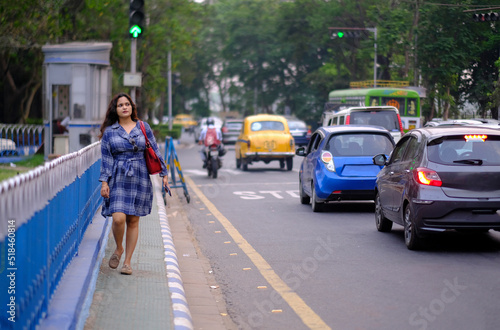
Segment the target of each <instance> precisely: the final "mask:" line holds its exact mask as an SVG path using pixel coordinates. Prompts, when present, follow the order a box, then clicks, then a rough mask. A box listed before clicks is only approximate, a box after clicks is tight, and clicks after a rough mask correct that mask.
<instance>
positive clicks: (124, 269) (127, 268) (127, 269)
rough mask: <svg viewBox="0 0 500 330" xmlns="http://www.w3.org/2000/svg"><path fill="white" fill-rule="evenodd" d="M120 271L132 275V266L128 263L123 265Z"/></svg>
mask: <svg viewBox="0 0 500 330" xmlns="http://www.w3.org/2000/svg"><path fill="white" fill-rule="evenodd" d="M121 273H122V274H123V275H132V267H130V265H123V267H122V270H121Z"/></svg>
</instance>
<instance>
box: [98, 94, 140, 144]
mask: <svg viewBox="0 0 500 330" xmlns="http://www.w3.org/2000/svg"><path fill="white" fill-rule="evenodd" d="M120 97H126V98H127V99H128V101H129V102H130V105H131V106H132V115H131V117H132V120H133V121H137V120H138V119H139V118H138V117H137V107H136V105H135V103H134V102H133V101H132V99H131V98H130V95H128V94H127V93H119V94H116V95H115V96H113V98H112V99H111V102H109V105H108V111H106V117H105V118H104V122H103V123H102V125H101V130H100V131H101V133H100V134H99V140H100V139H101V138H102V136H103V135H104V131H105V130H106V128H107V127H108V126H111V125H113V124H114V123H116V122H117V121H118V113H117V112H116V104H117V103H118V99H119V98H120Z"/></svg>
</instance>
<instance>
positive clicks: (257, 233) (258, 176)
mask: <svg viewBox="0 0 500 330" xmlns="http://www.w3.org/2000/svg"><path fill="white" fill-rule="evenodd" d="M180 141H181V143H182V144H181V146H180V147H179V148H178V150H177V153H178V156H179V160H180V163H181V166H182V170H183V173H184V174H185V176H186V177H187V182H188V184H189V186H188V188H189V189H190V196H191V203H189V204H186V206H185V211H186V214H187V216H188V218H189V222H190V225H191V227H192V229H193V235H194V238H195V239H196V240H197V242H198V244H199V246H200V248H201V250H202V252H203V254H204V255H205V256H206V257H207V258H208V260H209V262H210V265H211V267H212V270H213V273H214V274H213V275H214V276H215V279H216V281H217V283H218V285H219V286H220V290H221V292H222V294H223V297H224V299H225V301H226V308H227V311H228V313H229V316H230V317H231V318H232V320H233V321H234V323H236V324H237V325H238V327H239V328H240V329H308V328H323V329H324V328H331V329H498V325H499V324H500V313H499V311H500V307H499V306H500V305H499V304H498V301H499V300H500V276H499V274H500V271H499V264H500V253H499V251H500V233H498V232H492V231H490V232H489V233H488V234H482V235H466V234H460V233H446V234H443V235H439V236H437V237H435V238H433V239H431V240H430V241H429V242H428V244H427V245H428V246H427V248H426V249H425V250H424V251H417V252H415V251H409V250H407V249H406V247H405V244H404V239H403V230H402V227H399V226H398V225H395V226H394V229H393V231H392V232H390V233H379V232H377V230H376V229H375V223H374V215H373V211H374V207H373V203H371V202H368V203H366V202H364V203H337V204H331V205H328V206H327V207H326V208H325V209H324V211H323V212H321V213H313V212H312V210H311V207H310V205H301V204H300V202H299V199H298V186H297V181H298V180H297V178H298V169H299V167H300V162H301V160H302V158H300V157H295V160H294V168H293V170H292V171H286V170H280V169H279V164H278V163H277V162H271V163H270V164H267V165H266V164H264V163H254V164H253V165H250V166H249V171H248V172H243V171H241V170H237V169H236V167H235V160H234V148H233V147H231V146H229V147H228V149H229V150H228V153H227V154H226V155H225V156H224V165H223V168H222V169H221V170H220V173H219V177H218V178H217V179H215V180H214V179H212V178H208V176H207V174H206V172H205V170H203V169H202V167H201V160H200V157H199V154H198V146H197V145H194V138H193V137H192V136H189V135H183V137H182V138H181V140H180Z"/></svg>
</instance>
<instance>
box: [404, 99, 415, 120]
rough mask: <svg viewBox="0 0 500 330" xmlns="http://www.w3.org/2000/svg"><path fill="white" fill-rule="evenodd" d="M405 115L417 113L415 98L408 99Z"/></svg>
mask: <svg viewBox="0 0 500 330" xmlns="http://www.w3.org/2000/svg"><path fill="white" fill-rule="evenodd" d="M406 115H407V116H416V115H417V101H416V100H415V99H408V109H407V111H406Z"/></svg>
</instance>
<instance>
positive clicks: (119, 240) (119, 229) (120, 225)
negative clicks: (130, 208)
mask: <svg viewBox="0 0 500 330" xmlns="http://www.w3.org/2000/svg"><path fill="white" fill-rule="evenodd" d="M126 219H127V215H126V214H125V213H121V212H115V213H113V224H112V226H111V229H112V230H113V237H114V238H115V242H116V250H115V252H114V254H117V255H119V256H121V255H122V253H123V235H124V234H125V221H126Z"/></svg>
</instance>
